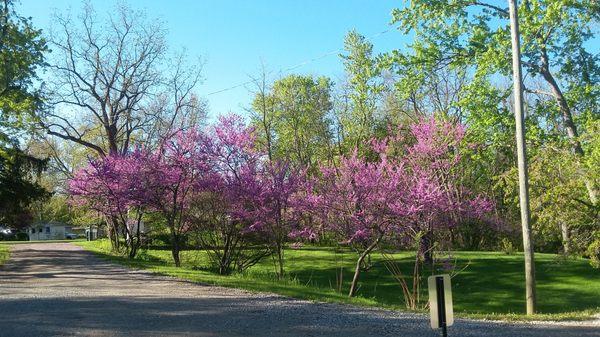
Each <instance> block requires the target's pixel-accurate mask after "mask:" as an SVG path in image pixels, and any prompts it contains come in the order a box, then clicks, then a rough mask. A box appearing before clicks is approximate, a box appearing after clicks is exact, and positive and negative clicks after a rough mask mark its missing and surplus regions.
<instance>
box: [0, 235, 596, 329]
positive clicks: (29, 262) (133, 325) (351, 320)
mask: <svg viewBox="0 0 600 337" xmlns="http://www.w3.org/2000/svg"><path fill="white" fill-rule="evenodd" d="M449 335H450V336H461V337H466V336H478V337H479V336H482V337H483V336H540V337H542V336H543V337H549V336H573V337H575V336H577V337H587V336H600V325H599V324H597V323H585V324H577V325H572V326H565V325H564V324H563V325H559V324H547V323H546V324H507V323H493V322H483V321H472V320H458V321H456V322H455V325H454V326H452V327H450V328H449ZM0 336H2V337H12V336H23V337H36V336H144V337H150V336H224V337H234V336H244V337H250V336H277V337H301V336H302V337H304V336H319V337H322V336H335V337H349V336H360V337H371V336H373V337H375V336H377V337H387V336H394V337H400V336H403V337H404V336H405V337H408V336H439V334H438V333H437V332H435V331H432V330H431V329H430V328H429V325H428V319H427V317H426V316H422V315H414V314H406V313H401V312H394V311H388V310H377V309H364V308H357V307H353V306H346V305H335V304H321V303H312V302H307V301H299V300H293V299H288V298H284V297H281V296H277V295H272V294H252V293H248V292H245V291H241V290H235V289H226V288H219V287H212V286H204V285H199V284H193V283H190V282H186V281H180V280H176V279H173V278H169V277H162V276H156V275H152V274H150V273H147V272H144V271H137V270H130V269H127V268H124V267H121V266H118V265H115V264H112V263H109V262H107V261H104V260H102V259H100V258H98V257H96V256H94V255H93V254H92V253H89V252H86V251H84V250H82V249H81V248H80V247H78V246H75V245H71V244H68V243H48V244H19V245H14V246H12V253H11V258H10V260H9V261H8V262H7V263H6V264H5V265H4V266H2V267H0Z"/></svg>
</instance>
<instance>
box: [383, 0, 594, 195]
mask: <svg viewBox="0 0 600 337" xmlns="http://www.w3.org/2000/svg"><path fill="white" fill-rule="evenodd" d="M599 6H600V4H598V3H597V2H594V1H583V0H581V1H577V0H552V1H549V0H548V1H547V0H529V1H523V2H522V4H521V6H520V8H519V13H520V14H519V16H520V21H521V22H520V28H521V40H522V46H523V47H522V49H523V66H524V69H525V71H526V72H527V75H528V78H529V80H528V81H527V82H526V90H527V91H528V92H530V93H535V94H537V95H543V96H546V97H548V98H551V99H552V100H554V104H552V105H550V104H547V103H548V101H547V100H543V102H545V105H544V106H545V107H546V108H548V109H546V110H545V112H546V116H544V117H545V121H544V122H546V123H549V124H551V122H556V123H558V124H559V128H560V130H561V131H563V132H564V134H566V136H567V139H568V144H569V148H570V149H571V151H573V152H574V153H575V154H576V155H577V162H578V163H580V164H581V165H580V168H579V171H578V172H579V173H578V175H579V176H581V177H582V179H583V180H584V182H585V186H586V189H587V194H588V198H589V201H590V202H592V203H593V204H596V202H597V193H598V192H597V181H596V180H595V179H594V177H593V175H591V174H590V173H589V172H588V171H589V167H586V165H585V163H586V162H587V159H586V156H587V155H589V154H587V153H586V152H585V149H584V146H583V144H582V142H581V137H580V136H581V135H582V131H581V130H582V128H583V125H584V124H585V123H586V120H589V119H597V118H598V113H597V111H598V110H597V109H596V107H597V105H598V97H599V96H598V95H599V92H600V91H599V87H598V76H599V66H598V65H599V62H598V55H595V54H594V53H593V52H592V51H590V49H589V43H588V42H589V41H590V39H591V38H592V37H593V36H594V31H593V29H594V27H597V26H598V25H597V23H598V19H599V18H600V15H599V14H598V13H599V8H600V7H599ZM392 22H393V23H394V24H398V25H399V28H400V29H401V30H402V31H403V32H405V33H413V34H414V36H415V40H414V43H413V44H412V45H411V48H410V49H411V50H412V52H411V53H402V52H400V51H395V52H393V53H391V54H390V55H389V58H388V61H389V60H390V59H391V60H393V61H391V62H392V63H393V64H395V66H397V70H398V71H399V72H402V73H405V74H408V75H409V76H404V80H403V81H401V85H403V86H407V87H408V86H410V85H412V86H419V85H420V83H421V82H422V81H423V80H424V79H425V78H426V77H427V76H428V75H429V74H431V73H433V72H435V71H436V70H438V69H440V68H443V67H449V68H450V69H459V68H465V69H467V70H468V71H469V73H471V74H473V78H474V81H475V82H479V83H481V82H488V83H489V82H491V81H492V80H494V79H498V78H502V77H503V76H508V75H510V71H511V70H510V69H511V68H510V67H511V64H510V62H509V61H508V60H510V50H511V49H510V29H509V23H508V10H507V9H506V8H504V7H502V6H501V5H498V4H497V3H495V2H486V1H469V0H453V1H446V0H434V1H430V0H415V1H411V2H410V5H408V6H406V7H404V8H402V9H396V10H394V12H393V21H392ZM420 81H421V82H420ZM540 83H541V84H540ZM465 89H467V90H468V89H475V90H479V91H481V88H475V87H471V88H465ZM498 104H500V102H498ZM594 109H595V110H594Z"/></svg>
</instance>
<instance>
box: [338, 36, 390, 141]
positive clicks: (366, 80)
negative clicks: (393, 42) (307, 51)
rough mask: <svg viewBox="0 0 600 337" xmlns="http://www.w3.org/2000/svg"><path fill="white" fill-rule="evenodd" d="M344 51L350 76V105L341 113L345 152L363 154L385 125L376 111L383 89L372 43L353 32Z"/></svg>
mask: <svg viewBox="0 0 600 337" xmlns="http://www.w3.org/2000/svg"><path fill="white" fill-rule="evenodd" d="M344 49H345V52H344V53H343V54H341V55H340V56H341V58H342V60H343V62H344V68H345V71H346V76H347V79H346V80H347V84H346V85H345V88H344V89H345V90H344V96H345V97H344V98H346V99H345V100H344V101H347V102H348V104H346V106H345V109H343V110H342V111H341V112H340V114H341V116H340V118H339V120H340V124H341V131H342V138H343V140H342V141H343V148H344V150H345V152H346V153H347V152H348V151H352V150H353V149H354V148H357V149H359V150H363V148H364V147H365V144H366V142H367V141H368V140H369V139H371V138H372V137H373V136H374V134H375V132H376V128H377V126H378V125H380V124H381V123H380V121H379V120H378V119H377V116H376V111H377V104H378V101H379V99H380V97H381V93H382V91H383V85H382V83H381V78H380V75H381V71H380V68H379V67H378V66H377V63H376V60H375V58H374V57H373V44H372V43H371V42H369V41H368V40H367V39H366V38H365V37H364V36H362V35H360V34H359V33H357V32H356V31H354V30H353V31H350V32H349V33H348V34H347V35H346V37H345V39H344Z"/></svg>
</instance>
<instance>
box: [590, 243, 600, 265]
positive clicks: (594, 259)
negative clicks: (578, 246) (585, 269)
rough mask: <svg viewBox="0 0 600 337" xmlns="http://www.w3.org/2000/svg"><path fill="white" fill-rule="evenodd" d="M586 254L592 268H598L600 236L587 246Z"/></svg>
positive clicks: (599, 263) (599, 262)
mask: <svg viewBox="0 0 600 337" xmlns="http://www.w3.org/2000/svg"><path fill="white" fill-rule="evenodd" d="M587 254H588V256H589V257H590V264H591V265H592V267H594V268H600V238H596V239H595V240H594V241H592V243H591V244H590V245H589V246H588V249H587Z"/></svg>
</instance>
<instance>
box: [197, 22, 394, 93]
mask: <svg viewBox="0 0 600 337" xmlns="http://www.w3.org/2000/svg"><path fill="white" fill-rule="evenodd" d="M392 30H393V28H388V29H386V30H383V31H381V32H379V33H376V34H373V35H371V36H369V37H367V39H368V40H372V39H374V38H377V37H379V36H381V35H383V34H386V33H389V32H390V31H392ZM343 50H344V48H338V49H336V50H332V51H329V52H326V53H323V54H321V55H319V56H316V57H313V58H310V59H307V60H304V61H302V62H300V63H297V64H295V65H293V66H290V67H287V68H284V69H280V70H278V71H269V72H267V75H271V74H273V73H278V74H283V73H287V72H289V71H292V70H294V69H298V68H300V67H302V66H305V65H307V64H311V63H313V62H316V61H318V60H321V59H323V58H326V57H327V56H331V55H334V54H337V53H340V52H342V51H343ZM252 83H254V81H253V80H248V81H245V82H242V83H238V84H235V85H232V86H230V87H226V88H223V89H220V90H217V91H213V92H209V93H208V94H206V96H211V95H216V94H219V93H222V92H225V91H229V90H233V89H236V88H239V87H244V86H247V85H249V84H252Z"/></svg>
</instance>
